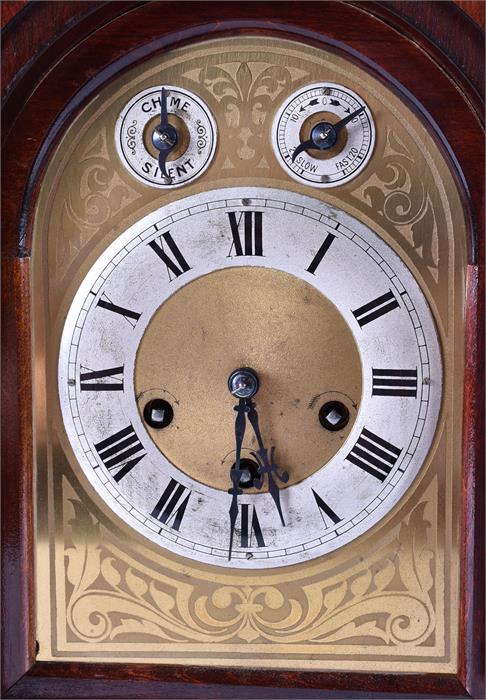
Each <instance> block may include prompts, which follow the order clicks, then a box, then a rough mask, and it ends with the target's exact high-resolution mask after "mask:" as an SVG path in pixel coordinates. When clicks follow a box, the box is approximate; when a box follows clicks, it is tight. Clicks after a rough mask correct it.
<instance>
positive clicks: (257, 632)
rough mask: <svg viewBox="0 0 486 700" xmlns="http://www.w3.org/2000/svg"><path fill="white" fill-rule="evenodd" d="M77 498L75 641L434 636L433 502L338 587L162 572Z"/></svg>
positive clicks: (372, 640) (69, 558) (398, 640)
mask: <svg viewBox="0 0 486 700" xmlns="http://www.w3.org/2000/svg"><path fill="white" fill-rule="evenodd" d="M69 503H70V507H71V508H72V512H73V517H72V518H71V519H70V520H69V521H68V524H69V527H70V543H69V545H68V546H67V547H66V549H65V556H66V580H67V584H66V585H67V587H68V590H67V591H66V592H67V594H68V595H67V601H68V602H67V624H68V627H69V630H70V632H71V633H72V634H73V635H74V637H75V638H76V639H77V640H82V641H85V642H89V643H97V644H102V643H103V642H112V641H113V640H117V641H118V642H125V643H126V644H128V645H131V644H133V640H134V639H135V638H136V640H137V642H149V641H151V642H154V641H158V642H168V641H170V642H171V643H172V644H174V645H177V644H183V643H185V642H188V641H191V642H192V643H200V644H201V645H207V644H211V645H217V644H218V643H219V644H221V643H223V642H224V643H228V642H230V643H242V642H243V643H253V642H266V643H273V644H278V645H286V646H288V645H296V646H299V645H303V644H309V643H319V644H320V645H323V648H325V645H326V644H335V643H340V642H346V644H347V645H350V646H351V647H352V646H353V645H357V646H359V645H362V644H365V643H366V644H368V645H369V644H374V645H382V646H395V647H410V646H418V645H421V644H427V643H429V639H430V637H431V635H433V632H434V629H435V612H434V606H433V599H432V597H431V593H432V589H433V576H432V567H433V565H434V549H433V545H432V539H433V538H432V537H430V536H429V534H428V531H429V529H430V528H431V523H430V522H429V521H427V519H426V515H425V514H426V510H427V508H430V507H431V503H430V502H427V501H425V500H422V501H421V502H419V503H418V505H416V506H415V508H414V510H413V511H412V513H411V514H410V516H409V517H408V519H407V521H405V522H403V523H402V524H401V525H400V527H399V529H398V532H397V536H396V538H395V540H394V541H393V543H392V546H391V547H390V548H388V550H387V552H386V555H385V556H381V557H380V556H379V557H378V558H377V559H376V560H375V561H374V562H373V563H372V564H371V565H367V566H365V567H363V568H362V569H359V567H358V569H357V570H356V569H354V570H351V572H347V573H345V574H344V577H343V580H341V581H339V582H338V583H335V584H334V585H331V586H329V583H328V581H327V580H326V579H325V578H323V579H322V580H319V581H315V582H310V583H303V585H302V586H301V587H300V586H295V585H294V586H292V585H287V584H285V583H280V584H278V585H221V584H218V583H216V582H214V583H210V582H204V583H201V582H198V581H197V580H196V579H194V580H193V582H191V583H188V582H184V581H181V580H177V579H176V578H174V579H173V580H171V579H170V578H168V577H167V576H165V575H160V576H157V575H156V574H154V572H153V571H151V572H148V571H144V570H142V568H141V567H138V568H137V567H136V566H135V565H133V564H131V563H129V561H127V558H123V559H122V558H120V557H117V555H116V552H115V549H114V548H112V547H110V537H109V533H106V532H104V531H103V527H102V526H101V525H100V523H99V522H97V521H96V520H95V519H94V518H93V516H92V515H91V514H90V513H89V512H88V510H87V508H86V505H84V504H82V503H81V502H80V501H79V500H77V499H76V498H69ZM134 635H136V637H134Z"/></svg>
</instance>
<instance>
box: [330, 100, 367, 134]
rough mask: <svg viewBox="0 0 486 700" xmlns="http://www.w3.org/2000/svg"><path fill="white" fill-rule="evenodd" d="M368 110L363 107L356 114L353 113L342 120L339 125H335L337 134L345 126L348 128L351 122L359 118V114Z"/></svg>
mask: <svg viewBox="0 0 486 700" xmlns="http://www.w3.org/2000/svg"><path fill="white" fill-rule="evenodd" d="M365 109H366V105H363V106H362V107H360V108H359V109H357V110H356V111H355V112H351V114H348V116H347V117H344V119H341V121H339V122H338V123H337V124H333V125H332V126H333V129H334V131H335V132H336V133H339V132H340V131H341V129H342V128H343V126H346V124H349V122H350V121H351V120H352V119H354V118H355V117H357V116H358V114H361V112H364V110H365Z"/></svg>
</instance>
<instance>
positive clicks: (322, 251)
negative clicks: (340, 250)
mask: <svg viewBox="0 0 486 700" xmlns="http://www.w3.org/2000/svg"><path fill="white" fill-rule="evenodd" d="M335 238H336V236H335V235H334V234H333V233H328V234H327V236H326V238H325V239H324V243H323V244H322V245H321V247H320V248H319V250H318V251H317V253H316V255H315V256H314V259H313V260H312V262H311V264H310V265H309V267H308V268H307V272H310V273H311V275H313V274H314V273H315V271H316V270H317V268H318V267H319V265H320V264H321V262H322V258H323V257H324V256H325V254H326V253H327V251H328V250H329V248H330V247H331V243H332V242H333V240H334V239H335Z"/></svg>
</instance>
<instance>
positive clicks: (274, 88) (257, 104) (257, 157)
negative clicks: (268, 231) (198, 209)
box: [184, 61, 306, 169]
mask: <svg viewBox="0 0 486 700" xmlns="http://www.w3.org/2000/svg"><path fill="white" fill-rule="evenodd" d="M304 75H306V73H305V72H304V71H301V70H298V69H295V68H290V67H284V66H276V65H271V64H264V63H259V62H252V61H248V62H242V63H239V64H234V63H230V64H221V65H207V66H206V67H204V68H201V69H198V70H192V71H189V72H188V73H186V74H184V77H186V78H187V79H189V80H192V81H196V82H197V83H198V85H199V86H201V85H202V86H203V87H204V88H205V89H206V90H207V91H208V92H209V93H210V94H211V95H212V96H213V98H214V99H216V100H217V102H218V103H219V104H220V108H221V107H222V109H223V111H224V112H223V113H224V119H225V127H226V128H225V135H224V136H225V149H227V150H226V161H225V164H224V167H225V168H227V169H231V168H234V167H236V166H237V164H238V163H240V162H241V161H244V162H245V165H246V166H249V167H257V168H268V164H267V163H266V160H265V158H264V157H263V156H262V139H263V138H264V137H265V134H264V131H265V128H266V126H267V124H266V122H267V119H268V116H269V114H270V116H272V115H273V112H274V108H275V106H276V103H277V101H278V99H279V96H280V95H283V94H285V93H287V92H288V91H289V90H290V89H291V86H292V84H293V82H294V81H295V80H296V79H297V78H301V77H302V76H304Z"/></svg>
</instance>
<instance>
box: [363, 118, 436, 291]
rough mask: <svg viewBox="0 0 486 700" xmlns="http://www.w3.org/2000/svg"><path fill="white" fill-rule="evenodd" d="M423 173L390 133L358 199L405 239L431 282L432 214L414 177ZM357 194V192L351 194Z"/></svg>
mask: <svg viewBox="0 0 486 700" xmlns="http://www.w3.org/2000/svg"><path fill="white" fill-rule="evenodd" d="M417 171H418V172H425V171H426V167H425V165H424V168H423V169H420V168H418V167H417V162H416V158H414V155H413V154H412V153H411V152H410V150H409V149H408V148H407V147H406V146H405V145H404V143H403V142H402V141H401V139H400V138H399V137H398V136H397V134H396V133H394V132H393V131H392V130H391V129H388V131H387V137H386V145H385V149H384V153H383V155H382V157H381V158H380V159H379V160H377V165H376V168H375V171H374V173H373V175H372V176H371V177H370V178H369V180H368V181H367V182H366V183H365V184H364V185H363V186H361V187H360V188H359V197H360V199H362V200H363V201H364V202H365V203H366V204H367V205H368V206H369V207H370V208H371V209H372V210H373V213H374V215H375V216H376V214H378V215H381V216H383V217H384V218H385V219H386V220H387V221H388V222H390V223H392V224H393V225H394V226H395V227H396V229H397V230H398V231H399V232H400V233H401V234H402V235H404V236H405V237H406V239H407V240H408V242H409V244H410V246H411V247H412V248H413V250H414V252H415V253H416V254H417V255H419V256H420V257H421V258H422V260H423V262H424V263H425V264H426V265H427V267H428V268H429V270H430V271H431V272H432V274H433V275H434V277H435V278H437V268H438V257H439V256H438V240H437V222H436V218H437V217H436V212H435V208H434V205H433V203H432V198H431V196H430V193H429V191H428V184H427V183H426V182H425V181H424V180H423V179H421V178H418V177H417V176H416V173H417ZM355 194H358V190H357V191H356V192H355Z"/></svg>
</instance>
